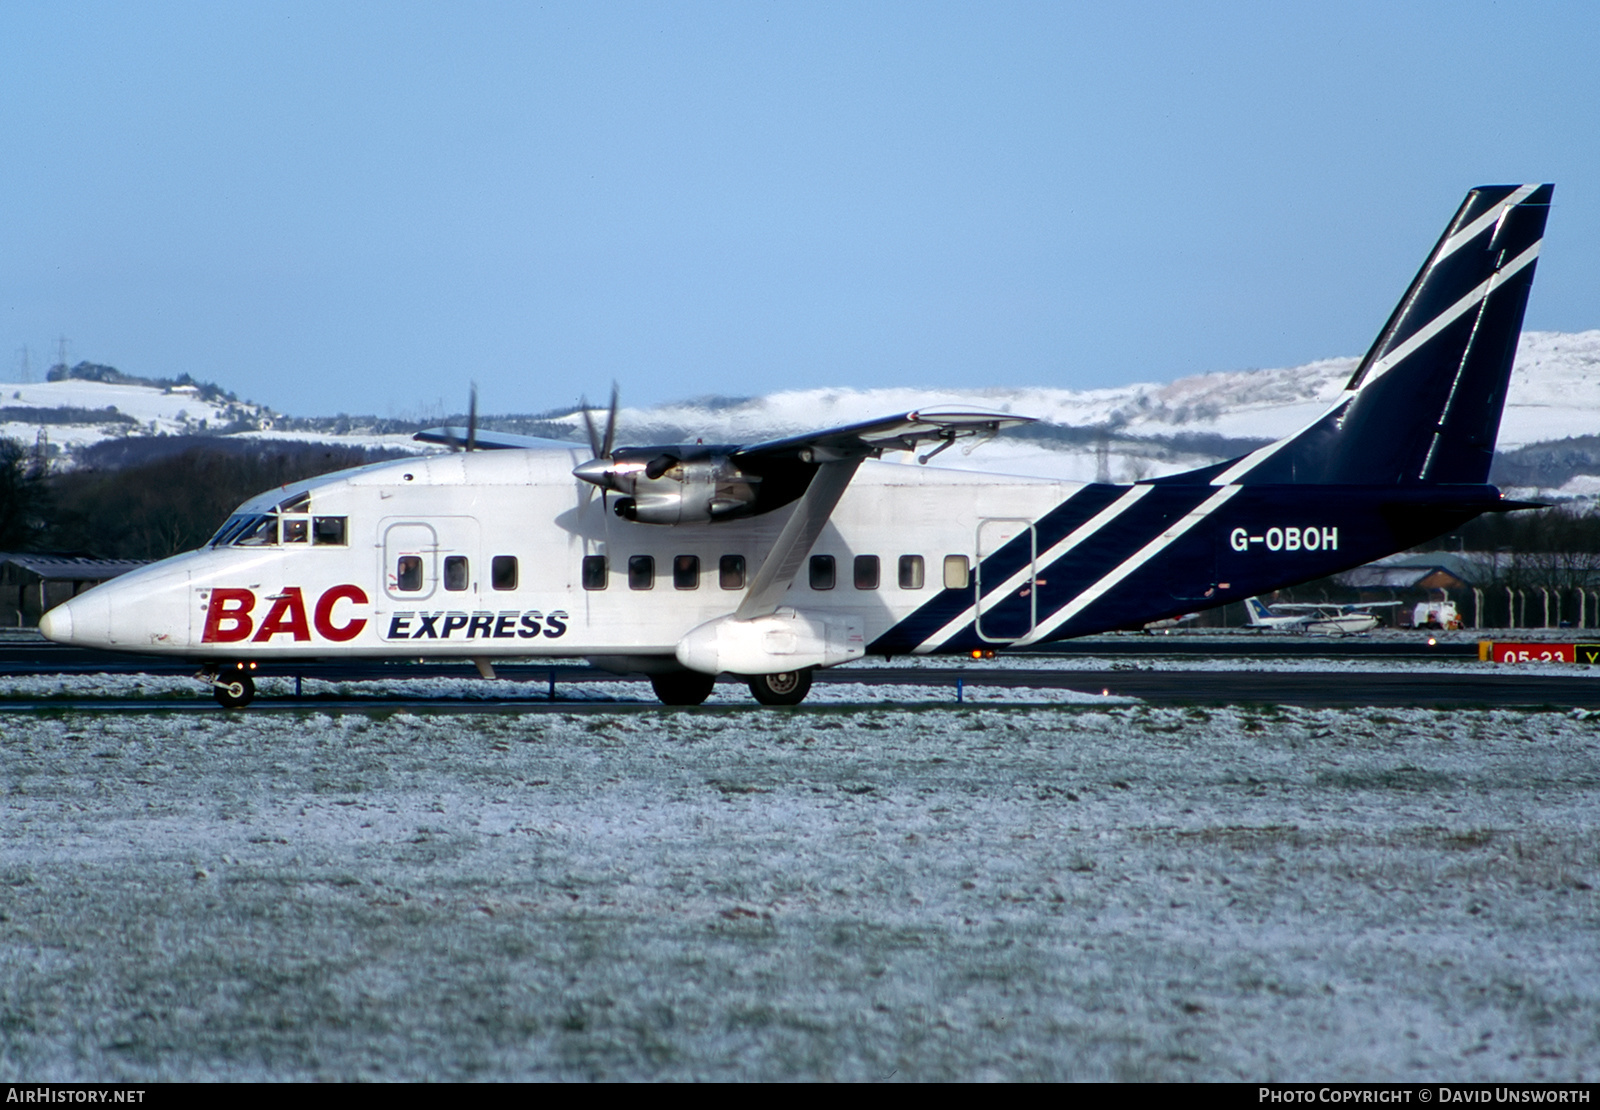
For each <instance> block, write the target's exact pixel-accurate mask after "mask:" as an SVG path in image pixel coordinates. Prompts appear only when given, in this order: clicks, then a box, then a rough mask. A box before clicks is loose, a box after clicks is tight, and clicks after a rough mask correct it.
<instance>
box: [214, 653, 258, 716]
mask: <svg viewBox="0 0 1600 1110" xmlns="http://www.w3.org/2000/svg"><path fill="white" fill-rule="evenodd" d="M210 678H211V696H212V697H214V698H216V699H217V704H218V705H220V706H222V708H224V709H243V708H244V707H245V706H247V705H249V704H250V702H251V701H252V700H253V699H254V698H255V696H256V680H255V679H253V678H251V677H250V672H249V671H247V670H245V667H244V664H243V663H230V664H228V665H227V666H225V667H223V668H221V669H220V670H218V671H217V672H216V673H215V674H212V675H211V676H210Z"/></svg>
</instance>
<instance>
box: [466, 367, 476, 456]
mask: <svg viewBox="0 0 1600 1110" xmlns="http://www.w3.org/2000/svg"><path fill="white" fill-rule="evenodd" d="M477 446H478V383H477V382H473V383H472V388H471V390H469V391H468V393H467V450H468V451H471V450H474V449H475V448H476V447H477Z"/></svg>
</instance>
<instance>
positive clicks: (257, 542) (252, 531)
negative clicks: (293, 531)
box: [233, 513, 278, 547]
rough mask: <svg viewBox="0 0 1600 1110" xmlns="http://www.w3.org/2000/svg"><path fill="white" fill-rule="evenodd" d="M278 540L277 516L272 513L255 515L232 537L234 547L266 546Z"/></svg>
mask: <svg viewBox="0 0 1600 1110" xmlns="http://www.w3.org/2000/svg"><path fill="white" fill-rule="evenodd" d="M277 542H278V518H277V516H276V514H274V513H265V514H263V515H261V516H258V517H255V518H254V519H253V520H251V521H250V523H249V524H247V525H246V526H245V527H243V528H241V529H239V534H238V535H237V536H235V537H234V538H233V545H234V546H235V547H266V546H267V545H269V544H275V543H277Z"/></svg>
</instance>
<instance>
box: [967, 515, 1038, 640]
mask: <svg viewBox="0 0 1600 1110" xmlns="http://www.w3.org/2000/svg"><path fill="white" fill-rule="evenodd" d="M1038 558H1039V548H1038V537H1037V535H1036V534H1035V533H1034V529H1033V522H1032V521H1029V520H1004V519H995V520H980V521H979V522H978V566H977V573H976V574H974V575H973V589H974V590H975V591H976V598H977V611H978V623H977V627H978V637H979V639H983V640H990V641H995V642H1005V641H1010V640H1020V639H1021V638H1022V637H1024V636H1026V635H1028V633H1030V632H1032V631H1033V626H1034V624H1035V622H1036V621H1037V620H1038V615H1039V607H1038V596H1037V595H1038V591H1037V590H1036V589H1035V588H1034V578H1035V572H1036V570H1037V561H1038ZM1019 575H1020V576H1021V577H1020V581H1018V576H1019Z"/></svg>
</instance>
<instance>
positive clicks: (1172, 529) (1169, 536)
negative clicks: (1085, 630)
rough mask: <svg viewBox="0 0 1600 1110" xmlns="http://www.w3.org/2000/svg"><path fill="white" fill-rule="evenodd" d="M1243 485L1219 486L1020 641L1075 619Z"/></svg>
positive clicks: (1030, 640)
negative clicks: (1214, 491) (1219, 487)
mask: <svg viewBox="0 0 1600 1110" xmlns="http://www.w3.org/2000/svg"><path fill="white" fill-rule="evenodd" d="M1241 488H1242V487H1240V486H1223V487H1222V488H1221V489H1219V490H1217V492H1216V493H1213V494H1212V495H1211V496H1210V497H1208V498H1206V499H1205V500H1204V501H1202V502H1201V503H1200V504H1199V505H1196V506H1195V507H1194V508H1192V509H1190V510H1189V511H1188V512H1187V513H1185V514H1184V515H1183V516H1182V517H1181V518H1180V519H1178V520H1177V521H1176V522H1174V523H1173V524H1171V525H1169V526H1168V527H1167V529H1166V530H1165V531H1163V532H1162V533H1161V534H1160V535H1159V536H1157V537H1156V538H1155V539H1153V540H1151V541H1150V542H1149V543H1147V544H1145V545H1144V546H1143V547H1141V548H1140V549H1139V550H1138V551H1136V552H1135V553H1134V554H1133V555H1131V556H1129V557H1128V558H1127V559H1124V560H1123V561H1122V564H1121V565H1120V566H1118V567H1117V569H1116V570H1114V571H1112V572H1111V573H1110V574H1107V575H1106V576H1105V577H1103V578H1101V579H1100V580H1099V581H1098V582H1096V583H1095V584H1094V585H1093V586H1090V587H1089V588H1088V589H1087V590H1084V591H1083V592H1082V593H1081V594H1079V595H1078V596H1077V597H1075V598H1073V599H1072V600H1071V601H1070V602H1069V603H1067V604H1066V605H1064V606H1062V607H1061V608H1060V609H1059V610H1057V611H1056V612H1055V613H1052V614H1051V615H1050V617H1049V618H1048V619H1047V620H1045V621H1044V622H1043V623H1041V624H1040V625H1039V626H1038V627H1037V628H1035V629H1034V630H1033V632H1032V633H1030V634H1029V635H1027V636H1024V637H1023V638H1022V639H1020V640H1018V641H1017V642H1018V643H1019V644H1033V643H1037V642H1039V641H1040V640H1042V639H1044V638H1045V637H1046V636H1048V635H1050V633H1052V632H1054V631H1055V630H1056V629H1058V628H1060V627H1061V626H1062V625H1063V624H1066V623H1067V621H1069V620H1071V619H1072V618H1073V617H1075V616H1077V615H1078V614H1079V613H1081V612H1083V610H1085V609H1087V608H1088V607H1089V606H1090V605H1092V604H1093V603H1094V602H1096V601H1098V600H1099V599H1100V598H1101V597H1103V596H1105V594H1106V593H1107V592H1108V591H1110V590H1111V588H1112V587H1114V586H1116V585H1117V583H1119V582H1121V581H1122V580H1123V579H1125V578H1127V577H1128V575H1130V574H1132V573H1133V572H1134V571H1136V570H1138V569H1139V568H1140V567H1142V566H1144V565H1145V564H1146V563H1148V562H1149V561H1150V560H1151V559H1153V558H1155V557H1156V556H1157V555H1158V554H1160V553H1161V552H1162V551H1164V550H1165V549H1166V548H1167V547H1168V546H1170V545H1171V544H1172V542H1173V541H1174V540H1176V539H1177V538H1178V537H1179V536H1181V535H1183V534H1184V533H1185V532H1187V531H1189V529H1191V528H1193V527H1194V526H1195V525H1196V524H1199V523H1200V522H1201V521H1202V520H1204V519H1205V518H1206V517H1208V516H1210V515H1211V514H1212V513H1214V512H1216V511H1217V510H1218V509H1220V508H1221V507H1222V506H1223V505H1225V504H1227V502H1228V501H1229V500H1230V499H1231V498H1232V497H1233V496H1234V495H1235V494H1237V493H1238V492H1239V490H1240V489H1241Z"/></svg>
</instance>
